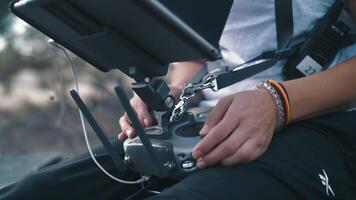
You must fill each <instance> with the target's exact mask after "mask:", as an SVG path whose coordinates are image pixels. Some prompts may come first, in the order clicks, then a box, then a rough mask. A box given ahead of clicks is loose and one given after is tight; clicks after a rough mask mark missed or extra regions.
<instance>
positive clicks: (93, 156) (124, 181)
mask: <svg viewBox="0 0 356 200" xmlns="http://www.w3.org/2000/svg"><path fill="white" fill-rule="evenodd" d="M48 44H49V45H51V46H53V47H56V48H58V49H60V50H61V51H62V52H63V53H64V55H65V57H66V58H67V60H68V63H69V65H70V67H71V68H72V72H73V77H74V81H75V87H76V90H77V93H78V94H79V85H78V79H77V74H76V71H75V68H74V65H73V62H72V59H71V58H70V56H69V55H68V53H67V51H66V49H64V48H63V47H61V46H59V45H58V44H57V43H56V42H55V41H54V40H52V39H50V40H48ZM79 116H80V122H81V124H82V129H83V133H84V138H85V143H86V145H87V148H88V151H89V154H90V157H91V158H92V160H93V161H94V163H95V164H96V166H97V167H98V168H99V169H100V170H101V171H102V172H103V173H104V174H106V175H107V176H108V177H110V178H111V179H113V180H115V181H117V182H120V183H123V184H140V183H143V182H145V181H147V180H148V179H149V178H148V177H146V176H143V177H142V178H141V179H139V180H136V181H126V180H122V179H119V178H117V177H115V176H113V175H112V174H110V173H109V172H108V171H106V169H105V168H104V167H103V166H101V164H100V163H99V162H98V161H97V160H96V158H95V155H94V153H93V151H92V149H91V145H90V142H89V139H88V133H87V129H86V126H85V121H84V117H83V113H82V112H81V111H80V109H79Z"/></svg>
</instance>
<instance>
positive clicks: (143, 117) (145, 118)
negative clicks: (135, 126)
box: [135, 103, 152, 127]
mask: <svg viewBox="0 0 356 200" xmlns="http://www.w3.org/2000/svg"><path fill="white" fill-rule="evenodd" d="M135 111H136V113H137V117H138V119H139V120H140V123H141V124H142V125H143V126H144V127H149V126H151V125H152V117H151V114H150V112H149V111H148V107H147V105H146V104H144V103H142V104H138V106H137V108H136V109H135Z"/></svg>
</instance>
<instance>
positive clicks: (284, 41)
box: [192, 0, 294, 89]
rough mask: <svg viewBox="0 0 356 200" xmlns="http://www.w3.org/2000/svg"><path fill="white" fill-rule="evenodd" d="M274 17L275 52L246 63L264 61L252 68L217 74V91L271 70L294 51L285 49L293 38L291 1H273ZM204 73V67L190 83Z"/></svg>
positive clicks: (253, 65)
mask: <svg viewBox="0 0 356 200" xmlns="http://www.w3.org/2000/svg"><path fill="white" fill-rule="evenodd" d="M275 15H276V32H277V50H272V51H265V52H263V53H262V54H261V55H259V56H257V57H255V58H253V59H252V60H250V61H249V62H247V63H254V62H256V61H258V60H261V59H266V60H265V61H264V62H259V63H256V64H252V66H248V67H246V68H243V69H241V70H236V71H228V72H226V73H220V74H218V75H217V76H216V82H217V88H218V89H222V88H224V87H228V86H230V85H232V84H234V83H237V82H240V81H242V80H244V79H246V78H248V77H251V76H253V75H255V74H258V73H260V72H262V71H264V70H266V69H268V68H271V67H272V66H274V65H275V64H276V63H277V62H278V60H279V59H281V58H285V57H288V56H289V55H291V54H292V53H293V52H294V49H287V47H288V44H289V42H290V40H291V39H292V37H293V31H294V23H293V5H292V0H275ZM251 45H253V44H251ZM206 72H207V69H206V67H203V69H202V70H201V71H200V72H198V74H197V75H196V76H195V77H194V78H193V79H192V83H196V82H199V81H200V80H202V79H203V78H204V75H205V74H206ZM198 80H199V81H198Z"/></svg>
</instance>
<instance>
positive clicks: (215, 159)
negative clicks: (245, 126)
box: [198, 128, 248, 168]
mask: <svg viewBox="0 0 356 200" xmlns="http://www.w3.org/2000/svg"><path fill="white" fill-rule="evenodd" d="M246 140H248V136H247V135H246V134H245V133H244V132H242V130H241V131H240V129H239V128H238V129H236V130H235V131H234V132H233V133H232V134H231V135H230V136H229V137H228V138H227V139H226V140H225V141H223V142H222V143H221V144H219V145H218V146H217V147H215V148H214V149H213V150H211V151H210V152H209V153H208V154H206V155H205V156H203V157H202V158H201V159H200V163H199V162H198V167H199V168H204V167H207V166H210V165H214V164H216V163H219V162H221V161H222V160H224V159H225V158H228V157H230V156H231V155H233V154H234V153H235V152H236V151H237V150H238V149H239V148H240V147H241V145H242V144H243V143H244V142H245V141H246Z"/></svg>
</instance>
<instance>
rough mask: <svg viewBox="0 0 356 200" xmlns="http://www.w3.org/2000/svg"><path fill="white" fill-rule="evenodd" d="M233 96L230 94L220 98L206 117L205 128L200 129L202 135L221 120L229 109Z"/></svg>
mask: <svg viewBox="0 0 356 200" xmlns="http://www.w3.org/2000/svg"><path fill="white" fill-rule="evenodd" d="M232 100H233V97H231V96H228V97H224V98H222V99H220V100H219V102H218V103H217V104H216V106H215V107H214V109H213V110H212V111H211V113H210V114H209V116H208V117H207V118H206V120H205V123H204V126H203V128H202V129H201V130H200V132H199V133H200V135H201V136H205V135H206V134H207V133H208V132H209V130H210V129H211V128H212V127H214V126H215V125H216V124H218V123H219V121H221V119H222V118H223V117H224V115H225V113H226V111H227V109H228V108H229V106H230V105H231V103H232Z"/></svg>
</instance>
